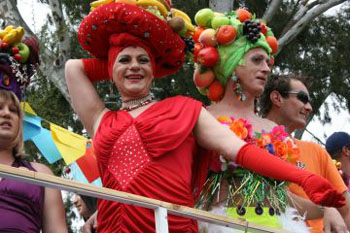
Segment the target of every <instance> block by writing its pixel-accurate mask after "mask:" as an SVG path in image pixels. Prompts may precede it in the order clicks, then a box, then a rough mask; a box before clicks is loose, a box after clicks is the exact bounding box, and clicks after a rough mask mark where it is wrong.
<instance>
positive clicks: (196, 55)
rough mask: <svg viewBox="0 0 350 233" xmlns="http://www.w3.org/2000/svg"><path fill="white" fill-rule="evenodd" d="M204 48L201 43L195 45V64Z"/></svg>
mask: <svg viewBox="0 0 350 233" xmlns="http://www.w3.org/2000/svg"><path fill="white" fill-rule="evenodd" d="M202 48H203V45H202V44H201V43H195V44H194V48H193V60H194V62H197V61H198V53H199V51H200V50H201V49H202Z"/></svg>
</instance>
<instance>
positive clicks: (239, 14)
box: [236, 8, 252, 23]
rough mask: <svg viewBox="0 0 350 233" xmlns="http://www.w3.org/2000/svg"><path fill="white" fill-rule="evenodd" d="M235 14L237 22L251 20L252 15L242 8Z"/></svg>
mask: <svg viewBox="0 0 350 233" xmlns="http://www.w3.org/2000/svg"><path fill="white" fill-rule="evenodd" d="M236 13H237V18H238V19H239V21H241V22H242V23H243V22H244V21H246V20H247V19H251V18H252V14H250V12H249V11H247V10H246V9H243V8H239V9H237V10H236Z"/></svg>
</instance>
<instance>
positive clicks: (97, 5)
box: [90, 0, 114, 11]
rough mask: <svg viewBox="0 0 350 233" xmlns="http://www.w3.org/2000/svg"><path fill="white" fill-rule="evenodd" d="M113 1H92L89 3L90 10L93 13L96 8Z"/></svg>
mask: <svg viewBox="0 0 350 233" xmlns="http://www.w3.org/2000/svg"><path fill="white" fill-rule="evenodd" d="M113 2H114V0H98V1H94V2H91V3H90V7H91V8H90V10H91V11H93V10H95V9H96V8H97V7H99V6H102V5H105V4H109V3H113Z"/></svg>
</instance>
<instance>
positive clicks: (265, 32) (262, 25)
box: [260, 22, 267, 36]
mask: <svg viewBox="0 0 350 233" xmlns="http://www.w3.org/2000/svg"><path fill="white" fill-rule="evenodd" d="M260 27H261V33H262V34H264V35H265V36H266V35H267V27H266V25H265V24H264V22H260Z"/></svg>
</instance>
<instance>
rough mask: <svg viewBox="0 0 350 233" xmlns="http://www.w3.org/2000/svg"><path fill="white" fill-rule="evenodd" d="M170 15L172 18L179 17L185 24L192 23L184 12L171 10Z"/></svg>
mask: <svg viewBox="0 0 350 233" xmlns="http://www.w3.org/2000/svg"><path fill="white" fill-rule="evenodd" d="M171 15H172V16H173V17H175V16H179V17H181V18H183V19H184V20H185V22H189V23H192V22H191V18H190V17H189V16H188V15H187V14H186V13H185V12H183V11H180V10H179V9H176V8H171Z"/></svg>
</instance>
